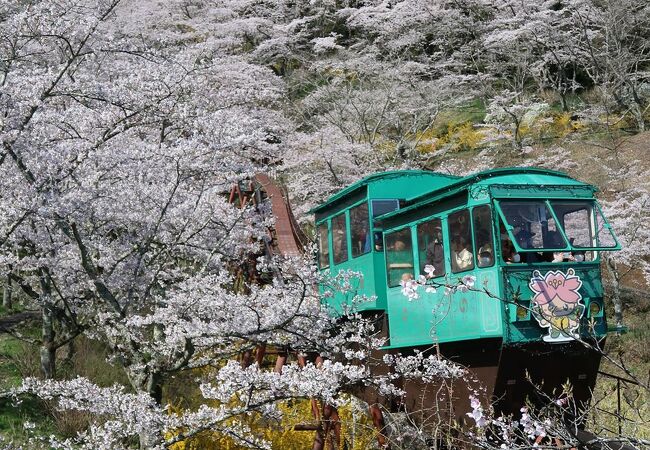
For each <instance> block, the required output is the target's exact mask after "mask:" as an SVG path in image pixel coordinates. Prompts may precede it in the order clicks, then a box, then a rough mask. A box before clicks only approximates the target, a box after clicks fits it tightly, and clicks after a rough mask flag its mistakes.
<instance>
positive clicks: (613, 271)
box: [605, 256, 623, 330]
mask: <svg viewBox="0 0 650 450" xmlns="http://www.w3.org/2000/svg"><path fill="white" fill-rule="evenodd" d="M605 261H606V265H607V270H608V272H609V274H610V275H611V276H612V303H613V304H614V320H615V321H616V328H617V329H618V330H620V329H622V328H623V303H622V302H621V274H620V273H619V271H618V264H616V261H615V260H614V258H612V257H611V256H608V257H607V258H606V259H605Z"/></svg>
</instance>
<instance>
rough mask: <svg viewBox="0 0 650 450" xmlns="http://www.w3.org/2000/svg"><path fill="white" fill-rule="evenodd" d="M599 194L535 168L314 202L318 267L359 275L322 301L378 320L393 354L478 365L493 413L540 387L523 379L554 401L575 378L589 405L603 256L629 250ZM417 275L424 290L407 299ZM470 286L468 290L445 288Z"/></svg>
mask: <svg viewBox="0 0 650 450" xmlns="http://www.w3.org/2000/svg"><path fill="white" fill-rule="evenodd" d="M595 190H596V189H595V187H593V186H591V185H589V184H586V183H583V182H580V181H578V180H575V179H573V178H571V177H569V176H568V175H566V174H564V173H561V172H557V171H551V170H542V169H535V168H508V169H495V170H489V171H485V172H480V173H476V174H473V175H470V176H466V177H454V176H449V175H443V174H439V173H435V172H426V171H393V172H384V173H378V174H374V175H371V176H369V177H366V178H364V179H362V180H361V181H359V182H357V183H355V184H353V185H352V186H349V187H348V188H346V189H344V190H342V191H340V192H339V193H337V194H335V195H333V196H332V197H330V198H329V199H328V200H327V201H326V202H325V203H323V204H322V205H319V206H318V207H316V208H314V209H313V210H312V212H313V213H314V214H315V218H316V230H317V236H318V244H319V258H318V259H319V261H318V263H319V267H320V269H321V270H328V271H329V272H330V273H331V274H332V275H336V274H337V273H339V272H340V271H348V270H351V271H355V272H360V273H362V274H363V277H362V278H361V279H360V280H358V281H356V282H355V283H354V285H352V286H350V290H349V291H348V292H347V293H345V294H343V293H340V292H339V293H335V294H333V295H331V296H329V297H327V296H325V298H326V299H325V300H323V301H324V302H325V303H326V304H327V306H328V307H329V308H330V309H331V311H332V313H333V314H341V313H342V312H343V311H344V310H345V309H350V308H351V309H353V310H355V311H359V312H363V313H364V314H373V315H375V316H376V317H378V318H380V320H379V322H380V324H381V326H382V329H383V333H384V335H385V336H386V338H387V345H386V347H385V350H386V351H387V352H391V351H392V352H397V351H399V352H402V353H404V352H408V351H411V350H413V349H419V350H425V351H426V349H431V348H433V347H434V346H435V347H436V348H437V349H438V350H439V351H441V353H442V354H443V355H444V356H446V357H448V358H450V359H452V360H454V361H457V362H459V363H461V364H464V365H466V366H468V367H470V368H471V370H472V371H473V372H474V373H475V374H476V376H477V378H478V379H480V381H481V382H482V383H483V385H484V386H485V387H486V388H487V392H488V396H489V397H491V398H490V400H491V401H492V402H493V404H494V406H495V408H496V410H497V411H500V412H504V413H515V414H517V413H518V412H519V409H520V408H521V406H522V405H523V403H524V401H525V398H526V397H530V396H534V395H535V392H536V391H535V389H533V388H532V386H531V383H529V382H526V375H527V374H528V375H529V376H530V379H531V381H532V382H533V384H536V385H540V386H541V385H543V387H544V392H546V393H547V394H549V395H552V394H553V391H555V390H557V389H558V388H559V387H560V386H561V385H562V384H563V383H564V382H565V381H566V380H567V379H568V380H569V381H570V382H571V383H572V385H573V396H574V399H575V400H576V401H577V402H578V403H581V404H583V403H584V402H588V401H589V399H590V398H591V391H592V389H593V387H594V384H595V381H596V375H597V371H598V366H599V363H600V353H599V352H598V351H595V350H590V349H589V348H588V346H589V345H593V346H596V345H599V344H602V342H603V341H604V338H605V336H606V334H607V323H606V317H605V311H604V304H603V286H602V281H601V270H600V252H602V251H612V250H618V249H620V245H619V243H618V241H617V239H616V236H615V235H614V233H613V231H612V229H611V227H610V225H609V224H608V223H607V221H606V220H605V218H604V216H603V214H602V211H601V209H600V207H599V205H598V203H597V202H596V200H595V199H594V192H595ZM470 276H471V277H470ZM418 279H419V280H424V279H426V282H425V283H426V284H425V285H424V286H422V289H420V290H419V291H418V298H416V299H414V298H409V297H408V296H407V295H404V292H403V290H404V286H405V285H407V284H408V283H409V282H410V281H411V280H418ZM463 280H464V282H465V283H469V284H471V283H472V281H473V288H472V289H469V290H465V289H463V290H462V291H461V290H456V291H455V292H453V293H450V291H451V290H453V289H445V288H444V286H458V285H459V283H461V284H462V283H463ZM422 283H424V281H422ZM427 285H430V286H429V288H426V287H427ZM321 289H324V290H325V289H326V287H322V288H321ZM357 294H362V295H365V296H368V297H371V300H370V301H366V302H363V303H358V304H354V303H353V299H354V297H355V296H356V295H357ZM585 343H586V344H587V346H585V345H584V344H585ZM409 389H410V390H411V391H412V393H413V396H415V395H416V394H417V395H421V393H422V389H423V387H422V386H410V387H409V386H406V391H407V399H406V401H407V402H408V401H409V394H408V392H409ZM459 398H460V397H459ZM497 399H498V401H497ZM411 400H412V401H413V402H415V401H419V400H421V399H419V400H418V399H416V398H415V397H413V398H412V399H411ZM461 402H462V399H461ZM459 411H461V413H460V414H459V415H458V417H460V416H462V411H463V408H462V407H461V408H459Z"/></svg>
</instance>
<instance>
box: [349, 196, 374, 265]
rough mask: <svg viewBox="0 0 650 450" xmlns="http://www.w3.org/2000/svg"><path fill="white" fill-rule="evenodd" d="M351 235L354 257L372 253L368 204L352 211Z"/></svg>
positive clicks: (363, 204)
mask: <svg viewBox="0 0 650 450" xmlns="http://www.w3.org/2000/svg"><path fill="white" fill-rule="evenodd" d="M350 234H351V236H352V257H353V258H356V257H357V256H359V255H365V254H366V253H368V252H369V251H370V242H371V236H370V219H369V216H368V203H362V204H361V205H359V206H355V207H354V208H352V209H350Z"/></svg>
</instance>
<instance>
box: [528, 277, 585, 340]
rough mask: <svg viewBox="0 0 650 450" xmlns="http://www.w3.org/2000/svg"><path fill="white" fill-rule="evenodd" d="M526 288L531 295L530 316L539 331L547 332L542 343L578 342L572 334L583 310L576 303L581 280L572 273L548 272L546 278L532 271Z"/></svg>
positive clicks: (582, 307)
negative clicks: (541, 328)
mask: <svg viewBox="0 0 650 450" xmlns="http://www.w3.org/2000/svg"><path fill="white" fill-rule="evenodd" d="M528 286H529V287H530V289H531V290H532V291H533V293H534V296H533V300H532V301H533V307H532V313H533V316H534V317H535V319H536V320H537V322H538V323H539V325H540V326H541V327H544V328H548V329H549V333H548V335H546V336H544V337H543V339H544V341H546V342H567V341H571V340H574V339H576V338H578V334H577V333H576V330H577V329H578V327H579V326H580V318H582V316H583V314H584V312H585V306H584V305H583V304H582V303H580V300H582V295H580V293H579V292H578V290H579V289H580V286H582V280H580V277H578V276H576V274H575V270H573V269H569V270H567V272H566V274H565V273H564V272H562V271H559V270H550V271H548V272H546V275H542V274H541V273H540V271H539V270H536V271H534V272H533V278H531V280H530V283H529V285H528Z"/></svg>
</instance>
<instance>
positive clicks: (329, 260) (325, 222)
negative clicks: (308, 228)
mask: <svg viewBox="0 0 650 450" xmlns="http://www.w3.org/2000/svg"><path fill="white" fill-rule="evenodd" d="M329 222H330V220H329V219H325V220H323V221H322V222H318V223H317V224H316V239H317V242H318V258H317V263H318V269H319V270H327V269H329V268H330V267H332V245H331V243H330V240H331V233H330V224H329ZM322 226H325V231H326V240H327V250H328V251H327V266H325V267H323V266H322V265H321V255H322V249H323V248H322V241H321V235H320V233H319V230H320V227H322Z"/></svg>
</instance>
